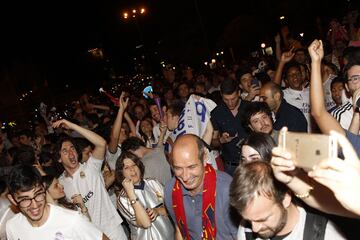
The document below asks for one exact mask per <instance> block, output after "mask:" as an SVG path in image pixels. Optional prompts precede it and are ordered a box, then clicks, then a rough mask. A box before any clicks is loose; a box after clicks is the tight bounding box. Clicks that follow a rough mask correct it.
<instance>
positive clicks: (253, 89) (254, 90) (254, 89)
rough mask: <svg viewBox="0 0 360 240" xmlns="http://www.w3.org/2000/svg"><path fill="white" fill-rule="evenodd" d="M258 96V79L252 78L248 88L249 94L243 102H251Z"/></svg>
mask: <svg viewBox="0 0 360 240" xmlns="http://www.w3.org/2000/svg"><path fill="white" fill-rule="evenodd" d="M259 94H260V82H259V80H258V79H256V78H253V79H252V80H251V84H250V87H249V93H248V95H247V96H246V98H245V100H247V101H252V100H253V99H254V98H255V97H256V96H259Z"/></svg>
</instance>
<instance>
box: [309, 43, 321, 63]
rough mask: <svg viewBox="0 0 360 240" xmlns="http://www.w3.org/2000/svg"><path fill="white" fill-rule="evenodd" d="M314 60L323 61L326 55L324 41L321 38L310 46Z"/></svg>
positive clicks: (310, 52)
mask: <svg viewBox="0 0 360 240" xmlns="http://www.w3.org/2000/svg"><path fill="white" fill-rule="evenodd" d="M308 50H309V54H310V57H311V60H312V61H321V59H323V57H324V49H323V43H322V41H321V40H317V39H315V40H314V41H313V42H312V43H311V44H310V46H309V48H308Z"/></svg>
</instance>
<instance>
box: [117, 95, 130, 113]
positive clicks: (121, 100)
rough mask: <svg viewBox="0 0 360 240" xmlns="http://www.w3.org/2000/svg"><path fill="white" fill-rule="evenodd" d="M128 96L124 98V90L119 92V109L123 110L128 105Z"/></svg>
mask: <svg viewBox="0 0 360 240" xmlns="http://www.w3.org/2000/svg"><path fill="white" fill-rule="evenodd" d="M128 103H129V98H126V99H125V92H124V91H123V92H121V95H120V98H119V107H120V110H122V111H125V109H126V107H127V106H128Z"/></svg>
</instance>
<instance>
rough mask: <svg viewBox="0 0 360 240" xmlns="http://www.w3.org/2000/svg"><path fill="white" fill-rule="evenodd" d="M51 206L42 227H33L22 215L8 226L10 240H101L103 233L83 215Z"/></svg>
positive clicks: (19, 214)
mask: <svg viewBox="0 0 360 240" xmlns="http://www.w3.org/2000/svg"><path fill="white" fill-rule="evenodd" d="M49 206H50V213H49V217H48V219H47V220H46V222H45V223H44V224H43V225H42V226H40V227H33V226H31V224H30V223H29V221H28V220H27V218H26V217H25V216H24V215H23V214H22V213H18V214H16V215H15V216H14V217H13V218H12V219H10V220H9V221H8V222H7V224H6V234H7V238H8V240H39V239H44V240H101V239H102V235H103V233H102V232H101V231H100V230H99V229H98V228H97V227H96V226H95V225H94V224H93V223H91V222H89V221H88V220H87V218H86V217H84V216H83V215H82V214H81V213H79V212H76V211H72V210H68V209H65V208H62V207H58V206H55V205H52V204H49Z"/></svg>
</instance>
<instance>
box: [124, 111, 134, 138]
mask: <svg viewBox="0 0 360 240" xmlns="http://www.w3.org/2000/svg"><path fill="white" fill-rule="evenodd" d="M124 117H125V120H126V122H127V123H128V125H129V127H130V134H129V135H130V136H131V137H136V126H135V123H134V121H133V120H132V119H131V117H130V115H129V114H128V113H127V112H125V114H124Z"/></svg>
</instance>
